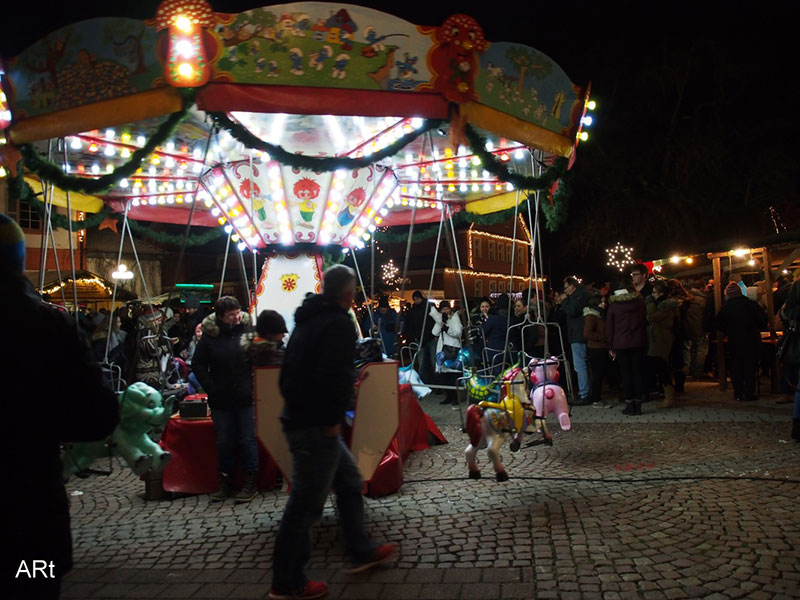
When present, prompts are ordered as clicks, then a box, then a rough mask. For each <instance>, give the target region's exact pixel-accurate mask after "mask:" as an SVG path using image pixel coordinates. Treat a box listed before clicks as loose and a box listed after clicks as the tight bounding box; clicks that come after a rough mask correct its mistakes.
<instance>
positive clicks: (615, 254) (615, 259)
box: [606, 242, 636, 271]
mask: <svg viewBox="0 0 800 600" xmlns="http://www.w3.org/2000/svg"><path fill="white" fill-rule="evenodd" d="M606 254H607V255H608V260H607V261H606V265H608V266H609V267H614V268H616V269H619V270H620V271H624V270H625V267H626V266H628V265H633V264H636V261H634V260H633V248H631V247H628V246H623V245H622V243H620V242H617V245H616V246H614V247H613V248H606Z"/></svg>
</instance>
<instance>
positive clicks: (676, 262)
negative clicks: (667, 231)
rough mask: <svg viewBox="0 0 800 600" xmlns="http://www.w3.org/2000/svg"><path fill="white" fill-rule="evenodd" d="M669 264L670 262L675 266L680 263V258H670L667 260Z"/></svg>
mask: <svg viewBox="0 0 800 600" xmlns="http://www.w3.org/2000/svg"><path fill="white" fill-rule="evenodd" d="M669 262H671V263H672V264H673V265H677V264H678V263H679V262H681V257H680V256H673V257H672V258H670V259H669Z"/></svg>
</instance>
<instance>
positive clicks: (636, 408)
mask: <svg viewBox="0 0 800 600" xmlns="http://www.w3.org/2000/svg"><path fill="white" fill-rule="evenodd" d="M622 414H623V415H631V416H633V415H640V414H642V403H641V402H639V401H638V400H632V401H631V402H626V403H625V408H623V409H622Z"/></svg>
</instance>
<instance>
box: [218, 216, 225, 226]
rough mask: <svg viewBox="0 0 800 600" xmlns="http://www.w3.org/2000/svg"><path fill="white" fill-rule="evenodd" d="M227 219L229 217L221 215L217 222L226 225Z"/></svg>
mask: <svg viewBox="0 0 800 600" xmlns="http://www.w3.org/2000/svg"><path fill="white" fill-rule="evenodd" d="M226 221H227V219H226V218H225V217H220V218H219V219H217V223H219V224H220V225H225V222H226Z"/></svg>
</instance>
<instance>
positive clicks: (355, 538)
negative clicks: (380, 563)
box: [272, 427, 377, 593]
mask: <svg viewBox="0 0 800 600" xmlns="http://www.w3.org/2000/svg"><path fill="white" fill-rule="evenodd" d="M286 438H287V440H288V441H289V448H290V450H291V451H292V460H293V463H294V464H293V467H292V482H291V494H290V495H289V500H288V502H287V503H286V509H285V510H284V513H283V518H282V519H281V524H280V527H279V528H278V535H277V537H276V538H275V551H274V557H275V558H274V565H273V571H272V589H273V590H275V591H276V592H279V593H298V592H300V591H301V590H302V589H303V588H304V587H305V585H306V581H307V579H306V576H305V565H306V563H307V562H308V559H309V557H310V555H311V526H312V525H313V524H314V523H316V522H317V521H319V520H320V518H321V517H322V510H323V508H324V506H325V500H326V499H327V497H328V492H329V491H330V489H331V487H333V490H334V491H335V492H336V504H337V508H338V512H339V519H340V520H341V524H342V529H343V531H344V541H345V546H346V547H347V552H348V553H349V554H350V556H351V557H352V558H353V560H354V561H355V562H364V561H366V560H368V559H369V558H371V557H372V555H373V553H374V552H375V549H376V548H377V546H376V545H375V544H373V543H372V542H371V541H370V539H369V536H368V535H367V532H366V530H365V528H364V499H363V497H362V496H361V488H362V486H363V481H362V479H361V474H360V473H359V471H358V467H357V466H356V463H355V461H354V460H353V455H352V454H350V450H349V449H348V448H347V446H345V444H344V441H343V440H342V438H341V437H338V436H337V437H326V436H324V435H322V430H321V429H320V428H318V427H314V428H310V429H300V430H296V431H287V432H286Z"/></svg>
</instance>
